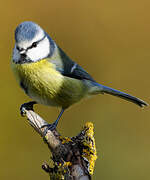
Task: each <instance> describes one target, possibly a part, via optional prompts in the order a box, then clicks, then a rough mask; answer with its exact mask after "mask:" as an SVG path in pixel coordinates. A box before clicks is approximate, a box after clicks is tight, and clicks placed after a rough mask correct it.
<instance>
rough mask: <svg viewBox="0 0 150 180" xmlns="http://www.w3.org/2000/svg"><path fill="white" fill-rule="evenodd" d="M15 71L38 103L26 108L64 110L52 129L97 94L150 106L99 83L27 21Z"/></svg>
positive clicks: (18, 36) (18, 37)
mask: <svg viewBox="0 0 150 180" xmlns="http://www.w3.org/2000/svg"><path fill="white" fill-rule="evenodd" d="M11 67H12V70H13V72H14V74H15V77H16V79H17V81H18V83H19V85H20V86H21V88H22V89H23V90H24V92H25V93H26V94H27V95H28V96H29V97H30V98H32V99H33V100H34V101H32V102H29V103H25V104H24V105H23V106H26V107H31V106H32V105H33V104H36V103H40V104H44V105H48V106H57V107H61V108H62V110H61V112H60V114H59V116H58V118H57V120H56V121H55V122H54V123H53V124H51V125H50V127H49V128H51V129H54V128H56V126H57V124H58V121H59V119H60V117H61V116H62V114H63V112H64V111H65V110H66V109H67V108H68V107H70V106H71V105H73V104H75V103H77V102H79V101H80V100H81V99H83V98H86V97H89V96H93V95H96V94H105V93H106V94H111V95H114V96H117V97H120V98H123V99H125V100H127V101H131V102H133V103H135V104H137V105H139V106H140V107H143V106H147V103H146V102H144V101H142V100H141V99H138V98H136V97H134V96H131V95H129V94H126V93H124V92H121V91H118V90H115V89H112V88H109V87H107V86H104V85H101V84H99V83H97V82H96V81H95V80H94V79H93V78H92V77H91V76H90V75H89V74H88V73H87V72H86V71H85V70H84V69H83V68H82V67H81V66H79V65H78V64H77V63H75V62H74V61H72V60H71V59H70V58H69V57H68V56H67V55H66V54H65V53H64V51H63V50H62V49H61V48H60V47H59V46H58V45H57V44H56V43H55V42H54V41H53V40H52V39H51V37H50V36H49V35H48V34H47V33H46V32H45V31H44V30H43V29H42V28H41V27H40V26H39V25H37V24H36V23H34V22H29V21H26V22H23V23H21V24H20V25H19V26H18V27H17V28H16V30H15V47H14V49H13V57H12V63H11Z"/></svg>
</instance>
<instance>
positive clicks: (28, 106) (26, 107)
mask: <svg viewBox="0 0 150 180" xmlns="http://www.w3.org/2000/svg"><path fill="white" fill-rule="evenodd" d="M34 104H36V102H35V101H31V102H28V103H24V104H22V105H21V107H20V114H21V116H25V114H26V112H25V110H32V111H34V110H33V105H34Z"/></svg>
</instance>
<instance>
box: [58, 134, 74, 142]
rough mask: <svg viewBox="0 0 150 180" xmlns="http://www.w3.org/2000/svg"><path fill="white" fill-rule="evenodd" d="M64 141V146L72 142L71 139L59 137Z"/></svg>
mask: <svg viewBox="0 0 150 180" xmlns="http://www.w3.org/2000/svg"><path fill="white" fill-rule="evenodd" d="M59 138H60V139H61V140H62V144H65V143H69V142H72V140H71V138H69V137H61V136H60V137H59Z"/></svg>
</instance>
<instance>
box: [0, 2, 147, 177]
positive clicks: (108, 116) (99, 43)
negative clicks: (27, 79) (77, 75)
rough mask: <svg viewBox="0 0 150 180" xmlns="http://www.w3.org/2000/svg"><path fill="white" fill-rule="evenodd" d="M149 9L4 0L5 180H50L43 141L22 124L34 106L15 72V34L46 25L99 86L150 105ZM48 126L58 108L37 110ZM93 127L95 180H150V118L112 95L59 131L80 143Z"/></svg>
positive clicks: (89, 104) (72, 115)
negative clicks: (26, 109)
mask: <svg viewBox="0 0 150 180" xmlns="http://www.w3.org/2000/svg"><path fill="white" fill-rule="evenodd" d="M149 9H150V1H148V0H143V1H136V0H124V1H120V0H113V1H112V0H101V1H99V0H93V1H89V0H88V1H87V0H71V1H70V0H61V1H60V0H55V1H54V0H53V1H52V0H26V1H25V0H23V1H19V0H13V1H12V0H5V1H2V2H1V5H0V23H1V26H0V40H1V41H0V52H1V61H0V67H1V69H0V82H1V84H0V91H1V93H0V96H1V98H0V99H1V103H0V109H1V113H0V115H1V118H0V119H1V125H0V161H1V163H0V179H3V180H8V179H12V180H17V179H21V180H26V179H36V180H41V179H43V180H44V179H48V176H47V174H46V173H45V172H44V171H42V169H41V164H42V162H43V161H44V160H46V161H49V157H50V154H49V150H48V148H47V147H46V145H45V144H44V143H43V141H42V139H41V138H40V137H39V135H37V133H36V132H34V131H33V129H32V128H31V127H30V126H29V125H28V123H27V122H26V119H25V118H22V117H20V114H19V107H20V105H21V104H22V103H24V102H27V101H29V98H28V97H27V96H26V95H25V94H24V92H23V91H22V90H21V89H20V88H19V86H18V84H17V83H16V81H15V78H14V76H13V73H12V72H11V69H10V60H11V54H12V48H13V46H14V30H15V27H16V26H17V25H18V24H19V23H21V22H22V21H25V20H32V21H35V22H37V23H38V24H39V25H41V26H42V27H43V28H44V29H45V30H46V31H47V32H48V33H49V34H50V35H51V37H52V38H53V39H54V40H55V41H56V42H57V43H58V44H59V46H60V47H62V48H63V49H64V51H65V52H67V54H68V55H69V56H70V57H72V59H73V60H75V61H76V62H77V63H79V64H80V65H81V66H83V67H84V68H85V69H86V70H87V71H88V72H89V73H90V74H91V75H92V76H93V77H94V78H95V79H96V80H97V81H98V82H100V83H102V84H104V85H107V86H111V87H113V88H116V89H120V90H124V91H125V92H128V93H130V94H133V95H136V96H138V97H140V98H142V99H143V100H146V101H147V102H148V103H150V97H149V92H150V80H149V74H150V70H149V67H150V10H149ZM36 111H37V112H39V114H40V115H42V117H44V118H45V119H46V120H47V121H48V122H52V121H54V120H55V119H56V117H57V115H58V112H59V110H58V109H57V108H50V107H45V106H42V105H38V106H36ZM86 121H92V122H93V123H94V125H95V137H96V145H97V151H98V159H97V162H96V168H95V172H94V179H103V180H110V179H111V180H120V179H121V180H141V179H143V180H148V179H150V170H149V169H150V111H149V107H148V108H145V109H144V110H143V109H140V108H139V107H138V106H136V105H134V104H132V103H128V102H126V101H124V100H121V99H119V98H116V97H112V96H109V95H105V96H103V95H99V96H95V97H93V98H90V99H88V100H85V101H82V102H81V103H80V104H78V105H75V106H73V107H72V108H70V109H69V110H68V111H67V112H66V113H65V114H64V115H63V118H62V119H61V120H60V123H59V126H58V129H59V131H60V132H61V133H62V134H63V135H66V136H74V135H76V134H77V133H78V132H79V130H80V128H81V126H82V125H83V124H84V123H85V122H86Z"/></svg>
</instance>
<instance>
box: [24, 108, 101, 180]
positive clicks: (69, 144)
mask: <svg viewBox="0 0 150 180" xmlns="http://www.w3.org/2000/svg"><path fill="white" fill-rule="evenodd" d="M24 114H25V116H26V117H27V119H28V122H29V124H30V125H31V126H32V127H33V128H34V129H35V130H36V131H37V132H38V133H39V134H40V135H41V136H42V137H43V139H44V142H46V143H47V145H48V147H49V149H50V151H51V154H52V157H51V159H52V162H53V167H50V166H49V165H48V164H47V163H44V164H43V165H42V168H43V169H44V170H45V172H47V173H48V174H49V176H50V179H51V180H54V179H55V180H61V179H65V180H73V179H75V180H89V179H91V175H92V174H93V172H94V166H95V161H96V159H97V153H96V145H95V139H94V126H93V124H92V123H91V122H87V123H86V124H85V125H84V127H83V128H82V129H81V131H80V133H79V134H78V135H77V136H75V137H62V136H61V135H60V134H59V132H58V131H57V130H56V129H54V130H52V131H51V130H49V129H48V128H47V125H48V123H47V122H46V121H45V120H43V119H42V118H41V117H40V116H39V115H38V114H37V113H35V112H34V111H33V110H27V109H24Z"/></svg>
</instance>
